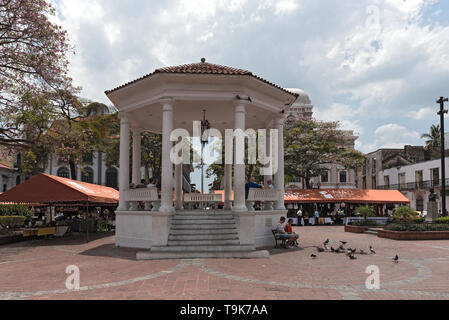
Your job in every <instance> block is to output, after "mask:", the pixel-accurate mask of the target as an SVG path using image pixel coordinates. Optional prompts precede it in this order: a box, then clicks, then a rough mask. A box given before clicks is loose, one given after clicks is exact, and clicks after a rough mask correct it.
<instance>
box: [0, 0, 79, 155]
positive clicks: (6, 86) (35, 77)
mask: <svg viewBox="0 0 449 320" xmlns="http://www.w3.org/2000/svg"><path fill="white" fill-rule="evenodd" d="M54 13H55V11H54V8H53V7H52V6H51V4H50V3H49V2H47V1H45V0H0V123H1V124H2V125H1V126H0V144H3V145H5V146H7V147H10V148H12V147H20V148H22V147H24V145H26V146H27V147H29V146H30V145H32V143H33V141H31V140H30V134H29V133H30V132H32V131H33V130H35V129H36V128H35V127H34V126H35V125H39V124H41V123H40V120H41V119H40V117H41V116H42V115H44V116H45V117H51V116H52V115H54V112H56V111H61V112H66V111H67V108H71V107H72V106H73V101H74V97H75V96H76V94H77V92H79V91H78V90H79V88H73V87H72V84H71V79H70V77H68V75H67V68H68V60H67V53H68V51H69V50H70V47H69V44H68V38H67V33H66V31H64V30H62V28H61V27H60V26H58V25H56V24H54V23H52V22H51V21H50V19H49V17H50V16H52V15H54ZM32 96H35V97H38V98H36V99H41V98H43V99H45V100H46V101H47V102H51V103H50V104H46V105H45V107H46V109H45V110H43V111H42V112H41V111H40V110H36V107H39V106H42V104H38V105H36V104H34V105H33V104H29V103H28V102H29V98H30V97H32ZM24 97H25V98H24ZM47 107H51V108H53V109H52V110H49V109H48V108H47ZM57 108H59V109H57ZM35 111H38V116H37V118H34V117H33V115H34V112H35ZM65 116H68V115H67V114H65ZM24 118H27V119H28V120H31V121H30V122H29V123H28V122H26V123H25V122H24V121H20V120H21V119H24ZM38 128H39V130H38V131H39V133H40V134H41V133H42V132H41V131H43V130H41V129H45V128H42V127H38Z"/></svg>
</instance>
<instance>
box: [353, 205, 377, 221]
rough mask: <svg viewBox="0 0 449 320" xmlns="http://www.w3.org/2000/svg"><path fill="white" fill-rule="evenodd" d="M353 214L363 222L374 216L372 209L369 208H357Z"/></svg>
mask: <svg viewBox="0 0 449 320" xmlns="http://www.w3.org/2000/svg"><path fill="white" fill-rule="evenodd" d="M355 213H356V214H357V215H358V216H362V217H363V218H364V219H365V220H366V219H367V218H368V217H373V216H374V215H375V212H374V209H373V208H372V207H369V206H363V207H357V209H355Z"/></svg>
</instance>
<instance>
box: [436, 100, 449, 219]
mask: <svg viewBox="0 0 449 320" xmlns="http://www.w3.org/2000/svg"><path fill="white" fill-rule="evenodd" d="M448 101H449V99H448V98H444V97H441V98H440V99H439V100H438V101H437V103H438V104H439V105H440V111H438V115H439V116H440V128H441V133H440V144H441V207H442V208H441V212H442V214H443V216H446V163H445V152H444V151H445V150H444V149H445V148H444V114H446V113H448V111H447V110H445V109H444V103H445V102H448Z"/></svg>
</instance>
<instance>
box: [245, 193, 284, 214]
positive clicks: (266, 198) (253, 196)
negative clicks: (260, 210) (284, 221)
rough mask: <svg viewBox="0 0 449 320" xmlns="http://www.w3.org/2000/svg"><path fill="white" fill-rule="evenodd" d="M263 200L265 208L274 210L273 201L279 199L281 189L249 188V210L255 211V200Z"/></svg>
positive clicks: (247, 200)
mask: <svg viewBox="0 0 449 320" xmlns="http://www.w3.org/2000/svg"><path fill="white" fill-rule="evenodd" d="M256 201H261V202H262V201H263V202H264V203H265V208H264V209H265V210H273V207H272V203H273V202H276V201H279V190H274V189H253V188H252V189H249V193H248V199H246V206H247V208H248V210H249V211H254V202H256Z"/></svg>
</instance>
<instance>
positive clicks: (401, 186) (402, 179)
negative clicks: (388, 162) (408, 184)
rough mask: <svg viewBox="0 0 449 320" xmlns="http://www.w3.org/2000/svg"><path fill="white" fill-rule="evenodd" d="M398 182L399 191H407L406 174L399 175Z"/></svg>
mask: <svg viewBox="0 0 449 320" xmlns="http://www.w3.org/2000/svg"><path fill="white" fill-rule="evenodd" d="M398 181H399V189H400V190H404V189H405V173H399V174H398Z"/></svg>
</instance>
